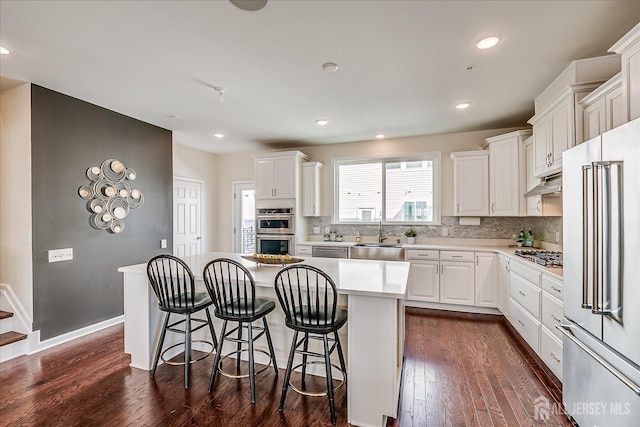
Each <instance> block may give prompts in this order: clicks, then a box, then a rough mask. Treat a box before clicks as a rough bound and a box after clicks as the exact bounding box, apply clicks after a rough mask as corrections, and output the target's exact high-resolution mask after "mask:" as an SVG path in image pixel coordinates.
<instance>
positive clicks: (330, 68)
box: [322, 62, 338, 73]
mask: <svg viewBox="0 0 640 427" xmlns="http://www.w3.org/2000/svg"><path fill="white" fill-rule="evenodd" d="M322 69H323V70H325V71H326V72H327V73H335V72H336V71H338V64H334V63H333V62H327V63H325V64H322Z"/></svg>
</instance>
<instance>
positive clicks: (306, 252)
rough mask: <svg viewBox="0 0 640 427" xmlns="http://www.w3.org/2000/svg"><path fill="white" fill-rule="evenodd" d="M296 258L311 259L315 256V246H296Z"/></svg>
mask: <svg viewBox="0 0 640 427" xmlns="http://www.w3.org/2000/svg"><path fill="white" fill-rule="evenodd" d="M296 256H303V257H307V258H308V257H310V256H313V246H310V245H296Z"/></svg>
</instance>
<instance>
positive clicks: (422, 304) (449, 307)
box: [404, 301, 502, 315]
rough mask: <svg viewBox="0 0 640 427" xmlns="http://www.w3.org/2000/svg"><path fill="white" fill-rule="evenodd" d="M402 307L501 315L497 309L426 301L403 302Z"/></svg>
mask: <svg viewBox="0 0 640 427" xmlns="http://www.w3.org/2000/svg"><path fill="white" fill-rule="evenodd" d="M404 305H405V306H406V307H415V308H428V309H431V310H446V311H455V312H460V313H476V314H496V315H502V313H501V312H500V310H498V309H497V308H489V307H476V306H473V305H458V304H443V303H439V302H426V301H405V302H404Z"/></svg>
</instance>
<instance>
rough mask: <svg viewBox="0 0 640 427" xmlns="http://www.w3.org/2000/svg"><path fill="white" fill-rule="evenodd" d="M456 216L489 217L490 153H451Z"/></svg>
mask: <svg viewBox="0 0 640 427" xmlns="http://www.w3.org/2000/svg"><path fill="white" fill-rule="evenodd" d="M451 159H452V160H453V199H454V200H453V203H454V206H453V211H454V215H456V216H489V152H488V151H463V152H456V153H451Z"/></svg>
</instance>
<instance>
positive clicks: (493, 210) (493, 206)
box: [491, 203, 496, 213]
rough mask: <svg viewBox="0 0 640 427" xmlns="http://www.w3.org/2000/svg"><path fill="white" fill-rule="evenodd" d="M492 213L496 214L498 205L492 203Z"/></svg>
mask: <svg viewBox="0 0 640 427" xmlns="http://www.w3.org/2000/svg"><path fill="white" fill-rule="evenodd" d="M491 212H493V213H495V212H496V204H495V203H491Z"/></svg>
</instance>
